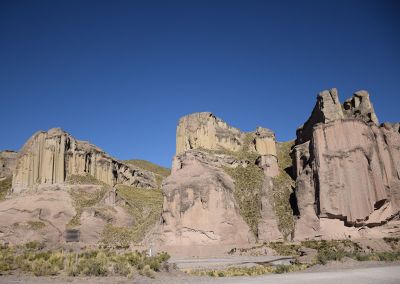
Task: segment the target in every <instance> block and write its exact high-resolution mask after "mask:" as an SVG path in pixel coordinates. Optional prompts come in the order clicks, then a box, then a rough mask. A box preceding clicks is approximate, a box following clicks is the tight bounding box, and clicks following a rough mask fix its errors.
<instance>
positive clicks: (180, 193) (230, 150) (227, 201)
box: [162, 112, 282, 246]
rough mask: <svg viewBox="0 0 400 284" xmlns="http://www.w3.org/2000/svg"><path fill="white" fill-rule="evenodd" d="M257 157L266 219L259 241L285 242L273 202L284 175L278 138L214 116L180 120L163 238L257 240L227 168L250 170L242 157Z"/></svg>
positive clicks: (180, 241)
mask: <svg viewBox="0 0 400 284" xmlns="http://www.w3.org/2000/svg"><path fill="white" fill-rule="evenodd" d="M243 151H245V152H247V153H251V154H252V155H254V156H255V157H256V158H257V157H258V158H257V160H254V161H253V163H254V164H257V166H258V167H259V169H260V172H261V175H262V176H263V184H262V187H261V189H260V194H261V196H262V197H261V198H260V203H259V204H258V205H257V206H259V207H260V208H255V210H260V211H261V215H262V219H261V220H260V223H259V227H258V234H259V235H258V236H257V237H258V239H259V240H264V239H282V235H281V233H280V232H279V230H278V227H277V221H276V216H275V212H274V209H273V204H271V203H272V201H271V200H270V199H269V197H270V195H271V193H270V190H271V187H272V181H271V178H272V177H274V176H275V175H277V174H278V172H279V169H278V164H277V157H276V155H277V154H276V153H277V152H276V141H275V135H274V133H273V132H272V131H271V130H268V129H266V128H262V127H258V128H257V129H256V130H255V131H254V132H251V133H245V132H242V131H240V130H239V129H237V128H235V127H232V126H229V125H228V124H227V123H226V122H224V121H223V120H221V119H219V118H217V117H216V116H214V115H213V114H212V113H209V112H202V113H194V114H190V115H187V116H185V117H183V118H181V119H180V120H179V123H178V126H177V133H176V156H175V157H174V159H173V164H172V173H171V175H170V176H169V177H168V178H167V179H166V180H165V181H164V183H163V187H162V189H163V193H164V206H163V214H162V220H163V224H162V227H163V233H162V235H163V236H164V241H163V243H164V244H167V245H177V246H181V245H218V244H232V245H233V244H234V245H244V244H248V243H252V242H254V241H255V240H256V236H255V235H254V232H252V231H251V229H250V228H249V225H248V224H247V223H246V221H245V220H244V218H243V216H242V215H241V214H240V209H239V204H238V202H237V200H236V199H235V190H237V189H236V188H235V186H236V185H235V181H234V180H233V179H232V177H231V176H230V175H229V174H227V172H226V171H225V170H224V168H229V169H235V168H237V167H247V166H249V163H250V161H249V160H247V159H245V158H241V157H240V153H242V152H243Z"/></svg>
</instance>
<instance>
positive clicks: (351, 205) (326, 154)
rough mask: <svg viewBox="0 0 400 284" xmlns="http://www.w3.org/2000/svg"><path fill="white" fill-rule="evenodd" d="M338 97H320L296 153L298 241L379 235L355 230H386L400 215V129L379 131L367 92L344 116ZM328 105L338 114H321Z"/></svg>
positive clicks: (395, 126)
mask: <svg viewBox="0 0 400 284" xmlns="http://www.w3.org/2000/svg"><path fill="white" fill-rule="evenodd" d="M327 92H328V91H324V92H322V94H326V93H327ZM336 95H337V93H336ZM335 98H336V99H333V97H332V98H329V96H327V95H325V96H321V94H320V95H319V96H318V100H317V104H316V106H315V108H314V110H313V113H312V115H311V117H310V119H309V120H308V121H307V122H306V124H305V125H304V126H303V127H301V128H299V130H298V131H297V135H298V136H297V140H296V146H295V147H294V149H293V151H292V158H293V166H294V167H293V170H294V175H295V176H296V197H297V202H298V208H299V211H300V216H299V219H298V220H297V222H296V230H295V234H296V239H305V238H314V237H317V236H319V237H322V238H336V237H338V236H342V237H343V236H361V235H363V236H366V235H368V234H376V231H374V230H372V229H364V230H353V229H351V227H352V226H355V227H360V226H362V227H363V228H364V226H365V228H368V227H374V226H380V225H383V224H385V223H387V222H389V221H390V220H392V218H393V217H394V216H396V215H397V214H399V211H400V206H399V205H400V202H399V200H400V174H399V173H400V167H399V159H400V133H399V124H384V125H383V126H381V127H378V126H377V124H378V119H377V117H376V115H375V112H374V110H373V106H372V103H371V102H370V100H369V94H368V93H367V92H365V91H360V92H357V93H355V95H354V96H353V97H352V98H351V99H349V100H347V101H346V102H345V105H344V107H343V108H344V113H343V112H341V110H340V111H339V110H337V108H336V107H333V106H335V105H337V104H340V103H339V100H338V98H337V96H336V97H335ZM333 101H334V102H335V103H334V104H332V102H333ZM327 105H328V106H330V107H328V109H329V110H334V109H336V110H337V112H336V115H335V114H334V113H335V112H334V111H328V113H329V115H321V113H326V111H325V110H326V106H327ZM322 106H323V107H322ZM321 117H325V118H326V117H330V119H321ZM329 220H331V221H329ZM333 220H335V221H333Z"/></svg>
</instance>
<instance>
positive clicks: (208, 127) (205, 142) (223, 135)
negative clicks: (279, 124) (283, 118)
mask: <svg viewBox="0 0 400 284" xmlns="http://www.w3.org/2000/svg"><path fill="white" fill-rule="evenodd" d="M256 132H257V137H256V138H255V143H254V145H253V148H254V150H256V151H257V152H258V153H259V154H260V155H275V156H276V147H275V137H274V134H273V132H272V131H270V130H268V129H265V128H261V127H259V128H258V129H257V131H256ZM245 140H246V134H245V133H244V132H241V131H240V130H239V129H237V128H235V127H232V126H229V125H228V124H227V123H226V122H224V121H223V120H221V119H220V118H217V117H216V116H214V115H213V114H212V113H210V112H199V113H194V114H191V115H187V116H184V117H182V118H181V119H180V120H179V123H178V127H177V130H176V154H177V155H179V154H181V153H183V152H185V151H187V150H191V149H206V150H220V149H224V150H228V151H233V152H236V151H239V150H240V149H241V148H242V146H243V144H244V143H245Z"/></svg>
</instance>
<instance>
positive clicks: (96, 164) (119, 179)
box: [12, 128, 157, 193]
mask: <svg viewBox="0 0 400 284" xmlns="http://www.w3.org/2000/svg"><path fill="white" fill-rule="evenodd" d="M72 175H91V176H93V177H94V178H96V179H98V180H100V181H102V182H104V183H106V184H108V185H111V186H114V185H115V184H117V183H119V184H125V185H133V186H136V187H141V188H156V187H157V185H156V180H155V176H154V174H153V173H151V172H148V171H145V170H143V169H140V168H138V167H135V166H133V165H131V164H127V163H123V162H121V161H118V160H116V159H114V158H112V157H110V156H109V155H107V154H106V153H105V152H104V151H103V150H101V149H99V148H98V147H96V146H94V145H92V144H89V143H88V142H85V141H79V140H76V139H75V138H73V137H72V136H71V135H69V134H68V133H66V132H65V131H63V130H61V129H60V128H53V129H50V130H49V131H48V132H43V131H40V132H37V133H36V134H34V135H33V136H32V137H31V138H30V139H29V140H28V141H27V142H26V143H25V145H24V146H23V148H22V149H21V151H20V152H19V155H18V161H17V165H16V169H15V171H14V174H13V186H12V191H13V192H14V193H17V192H21V191H24V190H27V189H31V188H34V187H36V186H38V185H39V184H58V183H63V182H64V181H65V180H66V179H67V178H68V177H69V176H72Z"/></svg>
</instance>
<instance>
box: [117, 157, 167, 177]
mask: <svg viewBox="0 0 400 284" xmlns="http://www.w3.org/2000/svg"><path fill="white" fill-rule="evenodd" d="M124 162H125V163H128V164H131V165H134V166H136V167H139V168H142V169H144V170H146V171H149V172H152V173H155V174H157V175H160V176H162V177H167V176H169V175H170V174H171V170H170V169H168V168H164V167H161V166H159V165H156V164H154V163H152V162H149V161H145V160H126V161H124Z"/></svg>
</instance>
